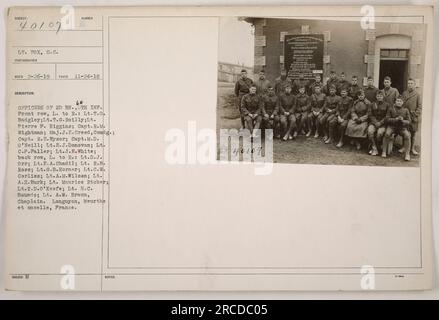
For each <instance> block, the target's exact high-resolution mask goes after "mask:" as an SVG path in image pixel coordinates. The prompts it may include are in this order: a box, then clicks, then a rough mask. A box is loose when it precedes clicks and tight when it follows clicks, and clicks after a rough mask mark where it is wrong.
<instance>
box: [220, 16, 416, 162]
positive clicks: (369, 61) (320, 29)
mask: <svg viewBox="0 0 439 320" xmlns="http://www.w3.org/2000/svg"><path fill="white" fill-rule="evenodd" d="M407 19H408V20H407V21H408V22H407V23H400V22H397V23H391V22H378V21H376V22H375V21H373V22H372V24H371V23H369V24H367V23H365V22H364V21H361V19H359V18H358V19H355V18H353V19H346V17H344V18H342V17H330V18H328V17H325V19H324V20H322V19H317V18H312V19H303V18H300V19H296V18H293V17H291V18H290V17H285V18H261V17H257V18H256V17H224V18H221V20H220V31H219V38H220V41H219V63H218V104H217V129H218V130H220V129H237V130H240V129H241V130H243V129H246V130H249V131H250V133H251V134H252V136H255V135H256V134H257V133H259V134H262V137H264V132H265V130H266V129H272V130H273V162H275V163H291V164H333V165H361V166H410V167H417V166H419V161H420V153H421V152H422V150H421V123H422V121H421V119H422V88H423V82H424V79H423V78H424V62H425V58H424V55H425V26H424V24H422V23H417V22H413V21H410V19H409V18H407ZM351 20H352V21H351ZM354 20H356V21H354ZM257 129H261V131H259V130H257ZM261 132H262V133H261Z"/></svg>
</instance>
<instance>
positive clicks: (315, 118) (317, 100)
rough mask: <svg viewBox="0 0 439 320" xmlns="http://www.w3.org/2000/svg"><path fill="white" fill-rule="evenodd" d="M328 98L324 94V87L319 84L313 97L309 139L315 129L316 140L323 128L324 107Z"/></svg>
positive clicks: (309, 120) (309, 117) (309, 116)
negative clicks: (321, 126)
mask: <svg viewBox="0 0 439 320" xmlns="http://www.w3.org/2000/svg"><path fill="white" fill-rule="evenodd" d="M325 99H326V96H325V94H324V93H322V87H321V86H320V85H318V84H316V85H315V86H314V93H313V94H312V95H311V98H310V100H311V112H309V113H308V129H309V131H308V133H307V134H306V136H307V137H309V136H310V135H311V130H313V129H314V138H318V137H319V134H320V132H321V131H322V128H320V122H321V119H322V116H323V105H324V104H325Z"/></svg>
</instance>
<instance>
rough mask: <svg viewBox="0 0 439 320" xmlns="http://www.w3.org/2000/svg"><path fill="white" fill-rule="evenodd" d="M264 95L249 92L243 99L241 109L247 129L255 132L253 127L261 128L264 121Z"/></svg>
mask: <svg viewBox="0 0 439 320" xmlns="http://www.w3.org/2000/svg"><path fill="white" fill-rule="evenodd" d="M263 104H264V103H263V101H262V97H261V96H259V95H258V94H256V93H255V94H251V93H248V94H246V95H245V96H244V97H242V100H241V110H242V114H243V116H244V121H245V125H246V127H247V129H249V130H250V131H251V132H253V129H259V128H260V126H261V121H262V116H261V112H262V107H263ZM250 115H255V116H253V117H252V116H250Z"/></svg>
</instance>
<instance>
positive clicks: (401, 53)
mask: <svg viewBox="0 0 439 320" xmlns="http://www.w3.org/2000/svg"><path fill="white" fill-rule="evenodd" d="M380 51H381V52H380V73H379V82H378V83H379V88H380V89H382V88H383V82H384V77H386V76H389V77H390V78H391V79H392V87H394V88H396V89H398V91H399V92H400V93H402V92H404V90H405V89H406V86H407V78H408V50H406V49H381V50H380Z"/></svg>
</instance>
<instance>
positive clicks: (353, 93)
mask: <svg viewBox="0 0 439 320" xmlns="http://www.w3.org/2000/svg"><path fill="white" fill-rule="evenodd" d="M360 90H361V87H360V86H359V85H358V84H351V86H350V87H349V91H348V95H349V96H350V97H351V98H352V99H354V101H355V100H357V99H358V92H360Z"/></svg>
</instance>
